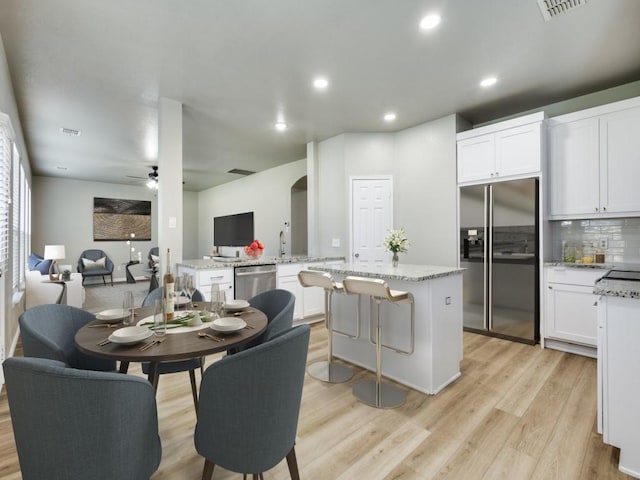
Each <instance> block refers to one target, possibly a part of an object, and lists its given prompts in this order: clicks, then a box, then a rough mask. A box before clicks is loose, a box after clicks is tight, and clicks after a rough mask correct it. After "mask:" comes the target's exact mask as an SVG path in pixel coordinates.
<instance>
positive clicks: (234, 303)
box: [222, 300, 249, 312]
mask: <svg viewBox="0 0 640 480" xmlns="http://www.w3.org/2000/svg"><path fill="white" fill-rule="evenodd" d="M248 306H249V302H247V301H246V300H229V301H228V302H225V303H224V305H222V308H224V309H225V310H229V311H230V312H233V311H235V310H242V309H243V308H247V307H248Z"/></svg>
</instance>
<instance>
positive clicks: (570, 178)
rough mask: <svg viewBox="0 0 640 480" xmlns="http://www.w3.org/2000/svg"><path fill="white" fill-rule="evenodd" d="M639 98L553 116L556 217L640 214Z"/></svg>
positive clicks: (552, 197) (552, 169) (552, 185)
mask: <svg viewBox="0 0 640 480" xmlns="http://www.w3.org/2000/svg"><path fill="white" fill-rule="evenodd" d="M634 104H638V105H640V101H639V100H638V99H634V100H632V101H625V102H618V103H616V104H611V105H607V106H605V107H598V108H593V109H589V110H585V111H582V112H576V113H572V114H569V115H563V116H561V117H555V118H553V119H550V120H549V131H548V133H549V141H548V145H549V151H548V153H549V155H548V157H549V215H550V218H552V219H553V218H557V219H561V218H594V217H601V216H609V217H613V216H640V195H638V191H637V179H638V178H639V177H640V134H639V133H640V106H635V107H634V106H633V105H634ZM616 108H617V109H621V110H619V111H611V110H614V109H616Z"/></svg>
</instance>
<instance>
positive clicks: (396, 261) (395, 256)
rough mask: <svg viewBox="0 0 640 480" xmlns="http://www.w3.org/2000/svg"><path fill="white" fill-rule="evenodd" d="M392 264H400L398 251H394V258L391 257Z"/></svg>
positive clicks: (395, 265)
mask: <svg viewBox="0 0 640 480" xmlns="http://www.w3.org/2000/svg"><path fill="white" fill-rule="evenodd" d="M391 264H392V265H393V266H394V267H397V266H398V252H393V258H392V259H391Z"/></svg>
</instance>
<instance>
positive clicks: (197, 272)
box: [178, 265, 235, 302]
mask: <svg viewBox="0 0 640 480" xmlns="http://www.w3.org/2000/svg"><path fill="white" fill-rule="evenodd" d="M184 274H187V275H192V276H193V278H194V281H195V282H196V288H197V289H198V290H200V293H202V295H203V296H204V298H205V300H206V301H207V302H210V301H211V285H214V284H217V285H218V288H220V290H222V291H224V292H225V297H226V299H227V300H233V299H234V298H235V297H234V289H233V268H209V269H195V268H189V267H185V266H184V265H178V275H184Z"/></svg>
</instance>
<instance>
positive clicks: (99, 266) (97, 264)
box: [82, 257, 107, 270]
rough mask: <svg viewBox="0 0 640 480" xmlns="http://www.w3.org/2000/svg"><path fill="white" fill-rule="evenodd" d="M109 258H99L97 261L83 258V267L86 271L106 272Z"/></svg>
mask: <svg viewBox="0 0 640 480" xmlns="http://www.w3.org/2000/svg"><path fill="white" fill-rule="evenodd" d="M106 263H107V257H102V258H99V259H98V260H96V261H93V260H90V259H88V258H84V257H83V258H82V266H83V267H84V269H85V270H104V269H105V268H106Z"/></svg>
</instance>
